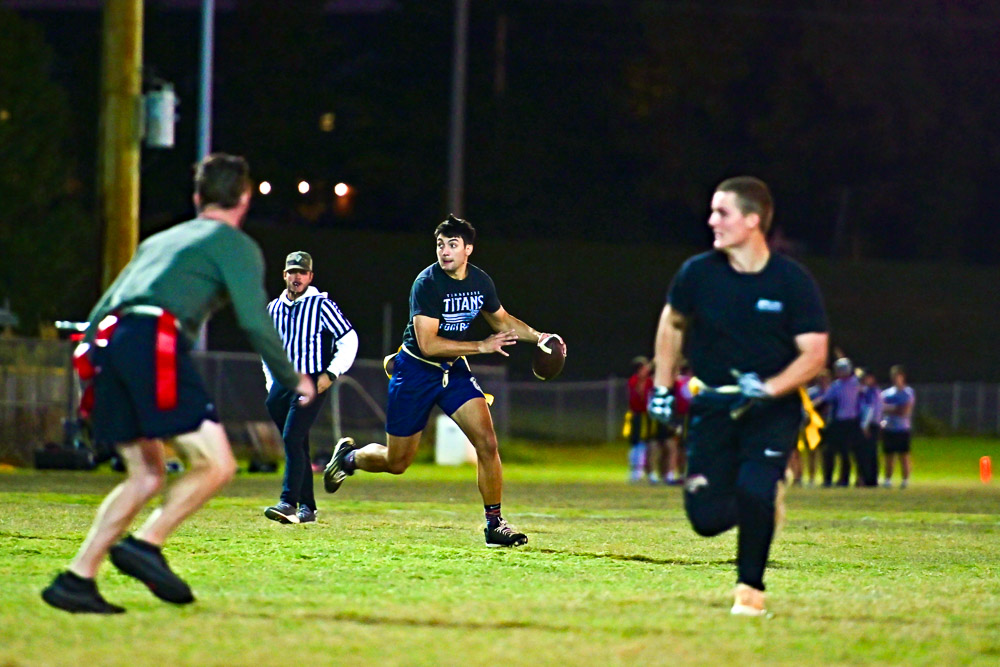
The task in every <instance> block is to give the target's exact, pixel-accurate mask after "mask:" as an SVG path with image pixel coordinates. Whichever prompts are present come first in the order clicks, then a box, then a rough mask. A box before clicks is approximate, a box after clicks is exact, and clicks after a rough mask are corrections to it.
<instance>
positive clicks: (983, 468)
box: [979, 456, 993, 484]
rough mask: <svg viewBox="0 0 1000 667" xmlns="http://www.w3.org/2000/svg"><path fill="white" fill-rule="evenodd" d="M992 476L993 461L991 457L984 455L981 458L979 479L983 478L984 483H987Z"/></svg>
mask: <svg viewBox="0 0 1000 667" xmlns="http://www.w3.org/2000/svg"><path fill="white" fill-rule="evenodd" d="M992 477H993V463H992V461H990V457H988V456H984V457H983V458H981V459H979V479H980V480H982V482H983V484H986V483H987V482H989V481H990V478H992Z"/></svg>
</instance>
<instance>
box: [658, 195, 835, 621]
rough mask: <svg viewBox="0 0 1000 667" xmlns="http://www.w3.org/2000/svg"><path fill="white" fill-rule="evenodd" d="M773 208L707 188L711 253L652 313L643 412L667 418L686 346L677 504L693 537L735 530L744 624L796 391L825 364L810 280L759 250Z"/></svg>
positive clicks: (788, 442) (818, 302) (796, 414)
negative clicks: (683, 473)
mask: <svg viewBox="0 0 1000 667" xmlns="http://www.w3.org/2000/svg"><path fill="white" fill-rule="evenodd" d="M773 210H774V208H773V203H772V200H771V193H770V191H769V190H768V187H767V185H766V184H765V183H764V182H762V181H760V180H758V179H756V178H752V177H748V176H742V177H737V178H731V179H728V180H726V181H723V182H722V183H721V184H720V185H719V186H718V188H716V191H715V193H714V195H713V197H712V209H711V216H710V217H709V220H708V225H709V227H711V229H712V232H713V234H714V242H713V248H714V250H712V251H709V252H706V253H703V254H700V255H697V256H695V257H692V258H690V259H689V260H687V262H685V263H684V265H683V266H682V267H681V269H680V271H679V272H678V273H677V275H676V276H675V277H674V280H673V283H672V284H671V286H670V291H669V293H668V295H667V305H666V307H664V309H663V313H662V314H661V316H660V323H659V328H658V330H657V333H656V375H655V377H654V384H655V387H654V390H653V396H652V398H651V399H650V409H649V412H650V415H651V416H653V417H654V418H656V419H660V420H662V421H666V420H668V419H669V417H670V413H671V409H672V397H671V396H670V394H669V388H670V386H671V385H672V384H673V381H674V377H675V375H676V369H677V365H678V361H679V359H680V358H681V352H682V349H683V350H684V352H685V356H686V358H687V359H688V361H689V363H690V365H691V367H692V371H693V373H694V375H695V377H696V378H697V381H693V382H694V387H695V388H697V387H699V386H700V387H701V389H700V391H699V392H698V393H697V395H696V396H695V397H694V399H693V401H692V403H691V407H690V413H689V422H688V440H687V446H688V473H687V480H686V482H685V487H684V489H685V490H684V507H685V510H686V511H687V515H688V518H689V520H690V521H691V525H692V526H693V527H694V529H695V531H696V532H697V533H698V534H700V535H704V536H706V537H708V536H713V535H718V534H719V533H722V532H725V531H727V530H729V529H730V528H733V527H734V526H736V527H738V529H739V535H738V539H737V545H738V546H737V558H736V560H737V586H736V600H735V602H734V604H733V608H732V613H733V614H738V615H748V616H761V615H764V614H765V613H766V612H765V609H764V592H763V591H764V567H765V565H766V563H767V556H768V552H769V550H770V546H771V541H772V539H773V537H774V531H775V524H776V520H775V514H776V509H777V513H778V514H780V513H781V512H783V503H782V501H781V499H780V498H777V499H776V496H777V494H778V493H780V492H781V491H783V484H781V485H780V486H779V482H781V480H782V479H783V476H784V471H785V465H786V463H787V461H788V456H789V454H790V453H791V451H792V448H793V447H795V446H796V440H797V437H798V430H799V423H800V421H801V409H802V406H801V401H800V398H799V388H800V387H802V386H804V385H805V384H806V383H807V382H809V381H810V380H811V379H812V378H813V377H814V376H815V375H816V374H817V373H819V371H820V370H821V369H822V368H823V367H824V366H825V364H826V356H827V345H828V335H827V323H826V315H825V312H824V309H823V303H822V299H821V298H820V294H819V290H818V288H817V286H816V283H815V281H814V280H813V279H812V277H811V276H810V275H809V273H808V272H807V271H806V270H805V269H804V268H803V267H801V266H800V265H798V264H797V263H795V262H794V261H792V260H791V259H788V258H787V257H784V256H782V255H779V254H776V253H772V252H771V251H770V249H769V248H768V245H767V237H766V235H767V230H768V228H769V227H770V223H771V218H772V215H773ZM779 520H780V519H779Z"/></svg>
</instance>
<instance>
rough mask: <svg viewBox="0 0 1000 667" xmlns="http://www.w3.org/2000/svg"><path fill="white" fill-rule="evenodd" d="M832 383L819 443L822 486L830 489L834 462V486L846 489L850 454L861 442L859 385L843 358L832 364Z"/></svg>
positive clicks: (845, 358) (827, 397)
mask: <svg viewBox="0 0 1000 667" xmlns="http://www.w3.org/2000/svg"><path fill="white" fill-rule="evenodd" d="M833 374H834V376H835V378H836V379H835V380H834V381H833V384H831V385H830V388H829V389H827V391H826V394H825V395H824V397H823V398H824V402H825V403H827V404H828V406H829V408H828V409H829V411H830V419H829V421H827V424H826V434H825V437H824V439H823V440H824V442H823V486H824V487H825V488H829V487H830V486H833V469H834V464H835V460H836V459H839V460H840V470H839V476H838V479H837V486H848V485H849V484H850V481H851V459H850V454H851V453H852V452H854V453H855V454H856V453H857V451H858V446H859V444H858V443H859V442H860V440H861V421H860V417H861V412H860V398H861V382H860V381H859V380H858V378H857V377H856V376H855V375H854V373H853V365H852V364H851V360H850V359H848V358H847V357H841V358H839V359H837V360H836V361H835V362H833Z"/></svg>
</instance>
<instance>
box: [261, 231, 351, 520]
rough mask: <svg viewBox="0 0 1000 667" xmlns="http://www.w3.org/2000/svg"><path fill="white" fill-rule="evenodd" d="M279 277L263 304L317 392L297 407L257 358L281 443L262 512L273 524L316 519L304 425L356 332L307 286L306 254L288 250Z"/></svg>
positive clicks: (344, 367)
mask: <svg viewBox="0 0 1000 667" xmlns="http://www.w3.org/2000/svg"><path fill="white" fill-rule="evenodd" d="M281 275H282V278H283V279H284V281H285V290H284V291H283V292H282V293H281V296H279V297H278V298H277V299H275V300H274V301H272V302H271V303H269V304H268V305H267V312H268V314H270V316H271V319H272V320H273V321H274V327H275V328H276V329H277V330H278V335H279V336H281V340H282V343H283V344H284V347H285V353H286V354H287V355H288V358H289V359H291V361H292V365H293V366H295V370H297V371H299V372H300V373H304V374H306V375H308V376H309V377H310V378H312V380H313V382H315V383H316V392H317V394H318V395H317V397H316V400H314V401H313V402H311V403H309V404H308V405H302V404H301V403H300V402H299V400H298V394H296V393H295V390H294V389H289V388H287V387H285V386H284V385H282V384H281V383H280V382H275V381H274V377H273V375H272V373H271V371H270V369H269V368H268V366H267V361H264V362H263V366H264V380H265V387H266V388H267V392H268V393H267V400H266V401H265V405H266V406H267V412H268V414H270V415H271V419H272V420H274V424H275V426H277V427H278V430H279V431H280V432H281V440H282V442H284V445H285V475H284V478H283V479H282V487H281V498H280V499H279V501H278V503H277V504H276V505H272V506H271V507H268V508H267V509H266V510H264V516H266V517H267V518H268V519H271V520H272V521H277V522H278V523H286V524H287V523H310V522H313V521H315V520H316V496H315V494H314V493H313V474H312V463H311V461H310V460H309V429H311V428H312V425H313V423H314V422H315V421H316V417H317V416H318V415H319V411H320V408H322V406H323V405H324V403H325V401H324V400H323V399H325V398H326V391H327V390H328V389H329V388H330V387H331V386H332V385H333V382H334V380H336V379H337V377H338V376H340V375H343V374H344V373H346V372H347V371H348V370H349V369H350V368H351V365H352V364H353V363H354V358H355V357H356V356H357V354H358V334H357V333H356V332H355V331H354V328H353V327H352V326H351V323H350V322H349V321H348V320H347V318H346V317H344V315H343V314H342V313H341V312H340V308H338V307H337V304H336V303H335V302H334V301H333V300H332V299H331V298H330V297H329V295H328V294H327V293H326V292H320V291H319V290H318V289H316V288H315V287H313V285H312V281H313V277H314V274H313V259H312V256H311V255H310V254H309V253H307V252H303V251H301V250H298V251H295V252H293V253H290V254H289V255H288V257H286V258H285V270H284V272H282V274H281Z"/></svg>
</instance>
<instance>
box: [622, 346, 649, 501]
mask: <svg viewBox="0 0 1000 667" xmlns="http://www.w3.org/2000/svg"><path fill="white" fill-rule="evenodd" d="M632 369H633V372H632V376H631V377H630V378H629V379H628V420H629V421H628V424H627V429H626V430H627V433H628V441H629V444H630V445H631V447H630V448H629V453H628V464H629V481H630V482H640V481H642V480H643V478H644V477H645V475H646V460H647V455H648V451H647V449H648V448H647V441H648V440H649V438H650V436H651V429H650V422H649V416H648V415H647V414H646V405H647V403H648V398H649V393H650V392H651V391H652V390H653V378H652V376H651V374H650V371H651V367H650V363H649V359H647V358H646V357H636V358H634V359H633V360H632Z"/></svg>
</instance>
